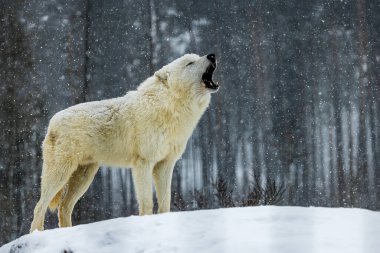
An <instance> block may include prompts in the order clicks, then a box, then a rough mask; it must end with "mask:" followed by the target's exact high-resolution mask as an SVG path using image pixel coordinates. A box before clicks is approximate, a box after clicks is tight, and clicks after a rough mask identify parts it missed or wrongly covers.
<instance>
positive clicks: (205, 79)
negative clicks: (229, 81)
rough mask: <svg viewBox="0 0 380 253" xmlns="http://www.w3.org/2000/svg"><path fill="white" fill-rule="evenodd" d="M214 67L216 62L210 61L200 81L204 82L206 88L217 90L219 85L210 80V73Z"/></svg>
mask: <svg viewBox="0 0 380 253" xmlns="http://www.w3.org/2000/svg"><path fill="white" fill-rule="evenodd" d="M215 68H216V63H210V65H209V66H208V67H207V69H206V72H204V73H203V75H202V81H203V82H204V83H205V85H206V88H208V89H212V90H217V89H218V88H219V85H218V84H217V83H214V81H213V80H212V74H213V73H214V71H215Z"/></svg>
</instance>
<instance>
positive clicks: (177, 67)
mask: <svg viewBox="0 0 380 253" xmlns="http://www.w3.org/2000/svg"><path fill="white" fill-rule="evenodd" d="M210 59H211V60H210ZM214 59H215V56H214V57H211V58H210V55H208V56H203V57H200V56H198V55H195V54H187V55H184V56H182V57H181V58H178V59H177V60H175V61H173V62H171V63H170V64H168V65H166V66H164V67H163V68H161V69H160V70H158V71H157V72H156V73H155V74H154V76H152V77H149V78H148V79H147V80H145V81H144V82H143V83H142V84H141V85H140V86H139V87H138V89H137V90H135V91H130V92H128V93H127V94H126V95H125V96H123V97H119V98H114V99H109V100H103V101H95V102H88V103H83V104H79V105H75V106H72V107H70V108H68V109H66V110H63V111H60V112H58V113H57V114H55V115H54V116H53V117H52V119H51V120H50V123H49V127H48V131H47V134H46V137H45V140H44V142H43V169H42V176H41V197H40V200H39V201H38V203H37V205H36V207H35V210H34V219H33V222H32V225H31V231H33V230H35V229H38V230H43V224H44V219H45V213H46V210H47V207H48V206H49V207H50V209H52V210H54V209H56V208H58V217H59V226H60V227H65V226H71V213H72V211H73V208H74V205H75V203H76V202H77V201H78V199H79V198H80V197H81V196H82V195H83V194H84V193H85V191H86V190H87V189H88V187H89V185H90V184H91V182H92V180H93V178H94V176H95V174H96V172H97V170H98V168H99V166H100V165H111V166H118V167H128V168H132V175H133V180H134V184H135V190H136V194H137V200H138V203H139V213H140V215H145V214H151V213H152V209H153V200H152V180H153V181H154V183H155V188H156V193H157V199H158V205H159V210H158V211H159V212H168V211H170V185H171V178H172V172H173V168H174V165H175V162H176V161H177V160H178V159H179V157H180V156H181V155H182V153H183V152H184V150H185V147H186V143H187V141H188V139H189V137H190V136H191V134H192V132H193V130H194V128H195V126H196V124H197V122H198V121H199V119H200V117H201V116H202V114H203V113H204V111H205V110H206V108H207V106H208V105H209V102H210V93H212V92H213V91H215V90H216V89H217V87H216V88H215V87H212V89H211V88H210V87H208V86H207V83H208V84H210V82H208V81H207V80H206V81H205V71H206V70H209V67H210V64H211V63H212V66H213V67H214V68H215V65H216V61H215V60H214ZM213 70H214V69H212V71H213ZM211 75H212V72H211ZM208 77H209V76H208ZM212 84H213V82H212Z"/></svg>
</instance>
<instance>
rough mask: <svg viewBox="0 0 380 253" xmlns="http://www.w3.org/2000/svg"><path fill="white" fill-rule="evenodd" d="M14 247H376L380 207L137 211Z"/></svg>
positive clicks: (182, 250)
mask: <svg viewBox="0 0 380 253" xmlns="http://www.w3.org/2000/svg"><path fill="white" fill-rule="evenodd" d="M8 252H12V253H15V252H18V253H22V252H28V253H29V252H38V253H45V252H46V253H54V252H57V253H58V252H72V253H84V252H91V253H96V252H99V253H100V252H102V253H105V252H128V253H129V252H131V253H134V252H136V253H137V252H145V253H149V252H157V253H163V252H165V253H170V252H179V253H187V252H188V253H194V252H207V253H211V252H213V253H220V252H232V253H243V252H250V253H251V252H252V253H255V252H257V253H273V252H280V253H287V252H289V253H297V252H299V253H305V252H323V253H328V252H331V253H338V252H344V253H350V252H355V253H356V252H357V253H372V252H373V253H375V252H380V213H379V212H373V211H368V210H362V209H343V208H303V207H274V206H266V207H247V208H230V209H217V210H204V211H193V212H178V213H168V214H161V215H153V216H144V217H137V216H132V217H128V218H118V219H113V220H107V221H102V222H96V223H92V224H87V225H79V226H76V227H72V228H64V229H53V230H47V231H44V232H38V231H35V232H34V233H32V234H30V235H25V236H23V237H20V238H19V239H17V240H15V241H13V242H10V243H8V244H6V245H4V246H3V247H1V248H0V253H8Z"/></svg>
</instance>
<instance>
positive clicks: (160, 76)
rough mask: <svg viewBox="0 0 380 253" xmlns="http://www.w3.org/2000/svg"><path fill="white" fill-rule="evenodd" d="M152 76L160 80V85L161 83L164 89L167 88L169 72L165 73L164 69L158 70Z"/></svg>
mask: <svg viewBox="0 0 380 253" xmlns="http://www.w3.org/2000/svg"><path fill="white" fill-rule="evenodd" d="M154 75H155V76H156V77H157V78H158V79H159V80H160V82H161V83H163V84H164V85H165V86H166V87H167V86H168V77H169V72H168V71H167V68H166V67H163V68H161V69H160V70H157V71H156V72H155V73H154Z"/></svg>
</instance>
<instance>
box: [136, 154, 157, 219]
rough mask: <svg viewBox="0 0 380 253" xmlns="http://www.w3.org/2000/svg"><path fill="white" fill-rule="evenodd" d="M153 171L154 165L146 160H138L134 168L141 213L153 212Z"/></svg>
mask: <svg viewBox="0 0 380 253" xmlns="http://www.w3.org/2000/svg"><path fill="white" fill-rule="evenodd" d="M152 171H153V165H152V164H151V163H148V162H146V161H140V162H138V164H137V166H135V168H133V169H132V177H133V183H134V185H135V191H136V197H137V202H138V204H139V215H149V214H152V213H153V191H152Z"/></svg>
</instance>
